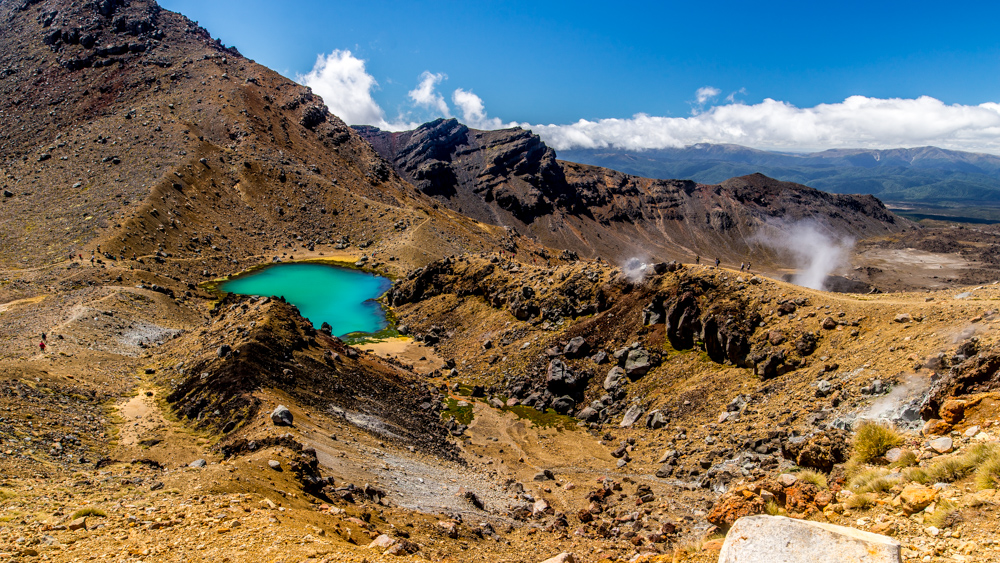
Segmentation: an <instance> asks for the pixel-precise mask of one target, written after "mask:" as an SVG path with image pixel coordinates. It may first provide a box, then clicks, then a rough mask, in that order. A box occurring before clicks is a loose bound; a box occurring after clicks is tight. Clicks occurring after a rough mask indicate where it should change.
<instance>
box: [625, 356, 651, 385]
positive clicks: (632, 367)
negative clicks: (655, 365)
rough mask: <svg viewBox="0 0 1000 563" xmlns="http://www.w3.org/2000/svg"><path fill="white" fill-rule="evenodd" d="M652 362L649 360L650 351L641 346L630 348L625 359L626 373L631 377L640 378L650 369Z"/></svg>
mask: <svg viewBox="0 0 1000 563" xmlns="http://www.w3.org/2000/svg"><path fill="white" fill-rule="evenodd" d="M650 367H652V364H651V363H650V361H649V352H647V351H646V350H644V349H642V348H639V349H636V350H630V351H629V353H628V357H627V358H626V359H625V375H627V376H628V377H629V378H630V379H638V378H640V377H642V376H644V375H646V372H648V371H649V368H650Z"/></svg>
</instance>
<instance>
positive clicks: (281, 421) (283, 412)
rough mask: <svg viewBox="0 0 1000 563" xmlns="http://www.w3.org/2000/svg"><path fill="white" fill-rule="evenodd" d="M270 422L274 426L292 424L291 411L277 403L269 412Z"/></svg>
mask: <svg viewBox="0 0 1000 563" xmlns="http://www.w3.org/2000/svg"><path fill="white" fill-rule="evenodd" d="M271 422H273V423H274V425H275V426H291V425H292V411H290V410H288V407H286V406H285V405H278V406H277V408H275V409H274V412H272V413H271Z"/></svg>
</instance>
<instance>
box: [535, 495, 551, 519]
mask: <svg viewBox="0 0 1000 563" xmlns="http://www.w3.org/2000/svg"><path fill="white" fill-rule="evenodd" d="M549 510H550V507H549V503H548V502H547V501H546V500H545V499H543V498H540V499H538V500H536V501H535V504H533V505H531V515H532V516H534V517H535V518H539V517H542V516H545V513H546V512H548V511H549Z"/></svg>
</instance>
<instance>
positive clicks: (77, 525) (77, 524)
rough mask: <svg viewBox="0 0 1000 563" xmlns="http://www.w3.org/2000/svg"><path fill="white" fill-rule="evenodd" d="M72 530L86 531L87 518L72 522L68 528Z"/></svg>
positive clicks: (83, 517) (82, 517)
mask: <svg viewBox="0 0 1000 563" xmlns="http://www.w3.org/2000/svg"><path fill="white" fill-rule="evenodd" d="M66 527H67V528H69V529H70V530H86V529H87V517H86V516H81V517H79V518H77V519H76V520H73V521H72V522H70V523H69V524H68V525H67V526H66Z"/></svg>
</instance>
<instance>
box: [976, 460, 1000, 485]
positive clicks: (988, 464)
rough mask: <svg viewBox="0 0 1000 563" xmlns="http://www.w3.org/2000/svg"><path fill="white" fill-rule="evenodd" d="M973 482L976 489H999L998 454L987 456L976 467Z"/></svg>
mask: <svg viewBox="0 0 1000 563" xmlns="http://www.w3.org/2000/svg"><path fill="white" fill-rule="evenodd" d="M975 483H976V488H977V489H980V490H982V489H1000V454H995V455H992V456H990V457H989V458H987V459H986V460H985V461H983V463H982V464H981V465H980V466H979V468H978V469H976V477H975Z"/></svg>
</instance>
